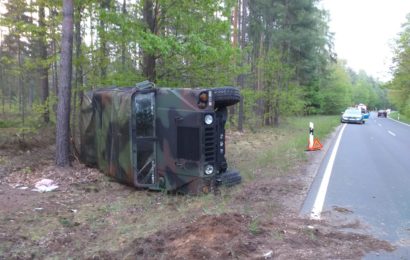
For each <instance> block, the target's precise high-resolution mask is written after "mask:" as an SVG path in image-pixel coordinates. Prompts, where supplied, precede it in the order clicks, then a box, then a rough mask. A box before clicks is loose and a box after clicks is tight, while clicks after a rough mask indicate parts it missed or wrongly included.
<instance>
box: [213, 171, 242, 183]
mask: <svg viewBox="0 0 410 260" xmlns="http://www.w3.org/2000/svg"><path fill="white" fill-rule="evenodd" d="M241 181H242V177H241V175H239V172H238V171H235V170H233V171H227V172H224V173H222V174H221V175H219V176H218V177H217V179H216V184H217V186H220V185H223V186H226V187H231V186H235V185H237V184H239V183H241Z"/></svg>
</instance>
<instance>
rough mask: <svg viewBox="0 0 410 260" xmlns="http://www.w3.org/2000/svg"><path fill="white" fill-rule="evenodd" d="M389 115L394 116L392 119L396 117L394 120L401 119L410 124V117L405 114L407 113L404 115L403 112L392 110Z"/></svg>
mask: <svg viewBox="0 0 410 260" xmlns="http://www.w3.org/2000/svg"><path fill="white" fill-rule="evenodd" d="M389 117H390V118H392V119H394V120H397V121H400V122H404V123H407V124H410V118H409V117H407V116H405V115H403V114H400V113H399V112H398V111H393V112H391V113H390V114H389Z"/></svg>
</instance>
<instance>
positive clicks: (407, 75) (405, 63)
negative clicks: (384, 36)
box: [387, 14, 410, 117]
mask: <svg viewBox="0 0 410 260" xmlns="http://www.w3.org/2000/svg"><path fill="white" fill-rule="evenodd" d="M402 28H403V31H402V32H401V33H400V34H399V38H398V39H397V40H396V48H395V57H394V59H393V61H394V62H395V64H394V65H395V66H394V67H393V73H394V74H393V76H394V77H393V80H392V81H391V82H389V84H388V85H387V87H388V88H389V89H390V91H389V100H390V101H391V102H392V103H393V104H394V105H395V106H396V108H397V109H398V110H399V111H400V113H402V114H405V115H406V116H408V117H410V14H408V15H407V21H406V23H404V24H403V26H402Z"/></svg>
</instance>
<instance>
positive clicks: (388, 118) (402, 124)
mask: <svg viewBox="0 0 410 260" xmlns="http://www.w3.org/2000/svg"><path fill="white" fill-rule="evenodd" d="M388 119H390V120H393V121H395V122H397V123H400V124H402V125H406V126H410V125H409V124H406V123H403V122H400V121H397V120H396V119H393V118H390V117H388Z"/></svg>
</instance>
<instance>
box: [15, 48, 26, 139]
mask: <svg viewBox="0 0 410 260" xmlns="http://www.w3.org/2000/svg"><path fill="white" fill-rule="evenodd" d="M17 45H18V47H17V48H18V50H17V59H18V67H19V76H18V85H19V107H20V112H21V120H22V123H23V126H24V124H25V111H24V108H25V102H24V86H23V78H22V77H23V62H22V60H21V59H22V57H21V42H18V43H17ZM23 138H24V137H23Z"/></svg>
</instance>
